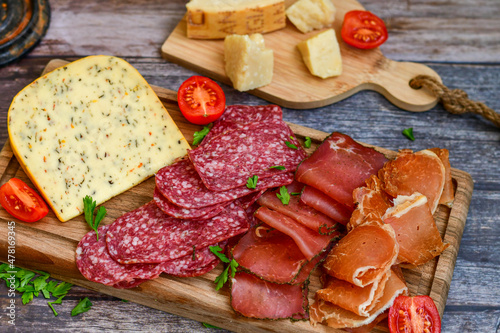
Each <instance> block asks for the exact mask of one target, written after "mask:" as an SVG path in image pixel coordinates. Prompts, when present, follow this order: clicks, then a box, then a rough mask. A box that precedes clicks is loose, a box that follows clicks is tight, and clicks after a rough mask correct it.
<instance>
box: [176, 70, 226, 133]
mask: <svg viewBox="0 0 500 333" xmlns="http://www.w3.org/2000/svg"><path fill="white" fill-rule="evenodd" d="M177 101H178V103H179V108H180V109H181V112H182V114H183V115H184V117H186V119H187V120H188V121H189V122H191V123H193V124H197V125H206V124H209V123H211V122H213V121H214V120H217V119H218V118H219V117H220V116H221V115H222V113H223V112H224V109H225V107H226V96H225V95H224V91H222V88H221V87H220V86H219V85H218V84H217V83H215V82H214V81H212V80H210V79H209V78H206V77H204V76H192V77H190V78H189V79H187V80H186V81H184V82H183V83H182V84H181V86H180V87H179V91H178V92H177Z"/></svg>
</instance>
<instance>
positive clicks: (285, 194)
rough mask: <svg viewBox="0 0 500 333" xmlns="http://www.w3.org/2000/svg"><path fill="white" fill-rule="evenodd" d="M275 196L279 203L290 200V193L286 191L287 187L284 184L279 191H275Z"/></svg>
mask: <svg viewBox="0 0 500 333" xmlns="http://www.w3.org/2000/svg"><path fill="white" fill-rule="evenodd" d="M276 196H277V197H278V199H280V200H281V203H282V204H283V205H288V203H289V202H290V194H289V193H288V189H287V188H286V186H281V187H280V193H276Z"/></svg>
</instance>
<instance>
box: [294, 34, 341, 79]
mask: <svg viewBox="0 0 500 333" xmlns="http://www.w3.org/2000/svg"><path fill="white" fill-rule="evenodd" d="M297 47H298V48H299V51H300V53H301V54H302V58H303V59H304V63H305V64H306V66H307V68H308V69H309V71H310V72H311V74H313V75H315V76H319V77H320V78H323V79H326V78H328V77H332V76H338V75H340V74H342V57H341V55H340V47H339V43H338V42H337V37H336V36H335V31H333V29H328V30H325V31H323V32H321V33H319V34H317V35H316V36H313V37H311V38H309V39H307V40H305V41H302V42H300V43H299V44H298V45H297Z"/></svg>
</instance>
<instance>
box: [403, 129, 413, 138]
mask: <svg viewBox="0 0 500 333" xmlns="http://www.w3.org/2000/svg"><path fill="white" fill-rule="evenodd" d="M403 135H404V136H406V137H407V138H408V139H410V140H411V141H415V137H414V136H413V127H410V128H405V129H404V130H403Z"/></svg>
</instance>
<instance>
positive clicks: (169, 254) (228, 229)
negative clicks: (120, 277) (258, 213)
mask: <svg viewBox="0 0 500 333" xmlns="http://www.w3.org/2000/svg"><path fill="white" fill-rule="evenodd" d="M248 227H249V226H248V221H247V217H246V213H245V211H244V210H243V209H242V208H241V207H240V206H239V205H237V204H236V203H231V204H230V205H229V206H228V207H227V209H226V210H224V211H223V212H222V213H220V214H219V215H217V216H214V217H212V218H211V219H207V220H180V219H176V218H173V217H169V216H168V215H166V214H165V213H163V211H162V210H161V209H160V208H158V206H156V204H155V203H154V201H151V202H149V203H147V204H146V205H144V206H141V207H139V208H137V209H136V210H134V211H131V212H129V213H126V214H125V215H123V216H121V217H119V218H118V219H117V220H116V221H115V222H114V223H113V224H112V225H111V226H110V228H109V230H108V233H107V236H106V244H107V247H108V251H109V254H110V255H111V257H113V259H115V260H116V261H118V262H120V263H122V264H132V263H161V262H165V261H170V260H173V259H177V258H180V257H183V256H186V255H190V254H192V253H193V248H203V247H206V246H209V245H211V244H215V243H218V242H221V241H223V240H226V239H229V238H231V237H233V236H235V235H238V234H241V233H243V232H245V231H247V230H248Z"/></svg>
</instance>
